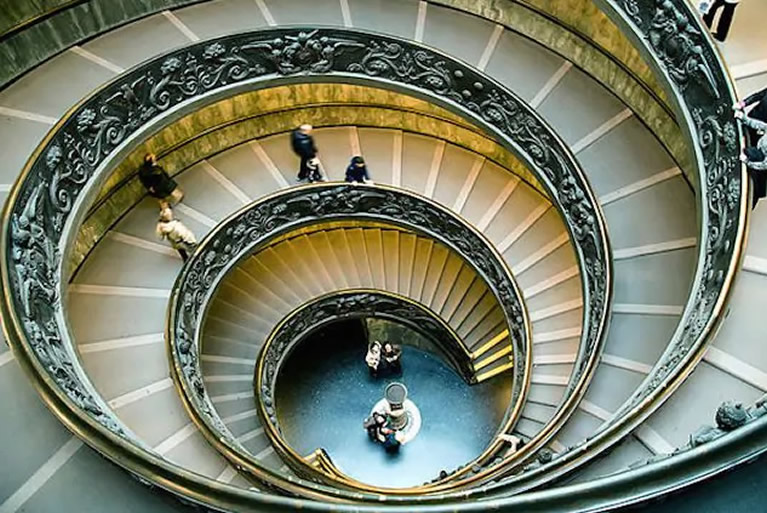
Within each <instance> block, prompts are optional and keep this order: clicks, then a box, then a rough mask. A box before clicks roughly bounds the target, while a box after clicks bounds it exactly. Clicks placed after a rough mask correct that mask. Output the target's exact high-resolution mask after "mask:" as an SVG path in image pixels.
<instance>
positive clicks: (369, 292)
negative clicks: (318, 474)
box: [253, 289, 472, 487]
mask: <svg viewBox="0 0 767 513" xmlns="http://www.w3.org/2000/svg"><path fill="white" fill-rule="evenodd" d="M358 318H377V319H388V320H391V321H395V322H399V323H402V324H404V325H406V326H408V327H410V328H411V329H413V330H415V331H416V332H418V333H420V334H422V335H424V336H425V337H427V338H428V339H430V340H431V341H432V342H433V343H435V344H436V346H437V348H439V349H440V350H441V351H442V352H443V353H445V354H447V355H448V357H449V361H450V362H451V364H452V365H453V367H455V368H456V369H458V370H459V371H460V372H461V373H462V374H463V376H464V379H466V380H467V381H468V382H469V383H471V377H472V368H471V355H470V354H469V353H468V352H467V351H465V346H464V345H463V342H462V341H461V339H460V337H458V335H457V334H456V333H455V332H454V331H453V330H452V329H451V328H450V326H449V325H448V324H447V323H446V322H445V321H444V320H442V319H441V318H440V317H439V315H438V314H436V313H435V312H433V311H432V310H430V309H429V308H427V307H426V306H424V305H422V304H420V303H417V302H416V301H413V300H412V299H409V298H407V297H404V296H401V295H399V294H395V293H392V292H384V291H381V290H373V289H345V290H342V291H340V292H330V293H327V294H324V295H322V296H319V297H317V298H314V299H312V300H310V301H308V302H306V303H304V304H302V305H300V306H298V307H297V308H295V309H294V310H293V311H291V312H290V313H289V314H288V315H286V316H285V317H284V318H283V319H282V320H281V321H280V322H279V323H278V324H277V325H276V326H275V327H274V329H272V331H271V332H270V333H269V335H268V336H267V337H266V341H265V342H264V345H263V346H262V347H261V350H260V351H259V354H258V358H257V359H256V366H255V371H254V376H253V389H254V392H255V396H256V397H258V398H259V400H258V401H257V403H258V409H259V417H260V418H261V421H262V424H263V425H264V426H265V427H266V429H265V432H266V434H267V436H268V437H269V439H270V441H271V443H272V446H273V447H274V448H275V450H276V451H277V453H278V454H280V456H281V457H282V458H283V461H286V462H287V464H288V466H290V467H291V468H293V470H294V471H295V472H296V473H297V474H299V475H305V474H307V472H308V471H310V469H311V470H314V468H315V466H314V465H312V462H311V461H307V459H306V458H305V457H302V456H300V455H299V454H298V453H297V452H296V451H295V450H294V449H293V448H292V447H291V446H290V444H288V443H287V442H286V440H285V439H284V438H283V436H282V430H281V428H280V423H279V419H278V417H277V412H276V408H277V404H276V386H277V380H278V377H279V373H280V370H281V367H282V366H283V365H284V363H285V362H286V361H287V359H288V358H289V356H290V353H291V352H292V351H294V350H295V348H296V346H298V345H299V344H300V343H301V342H302V341H304V340H305V339H306V338H307V337H308V336H309V335H310V334H311V333H313V332H315V331H317V330H319V329H321V328H322V327H323V326H325V325H327V324H330V323H332V322H336V321H338V320H342V319H343V320H345V319H358ZM320 453H321V454H322V458H321V460H322V464H321V465H320V466H319V467H318V468H319V469H320V470H321V471H323V472H324V473H325V474H328V475H329V476H330V477H331V478H332V479H331V480H332V481H343V482H345V484H347V485H352V486H357V487H359V486H360V483H359V482H358V481H356V480H354V479H351V478H349V477H348V476H346V475H344V474H343V473H342V472H340V471H339V470H338V469H337V468H336V467H335V465H334V464H333V462H332V460H331V459H330V458H329V456H328V455H327V454H325V453H324V451H323V450H321V448H320V449H319V450H318V451H317V452H315V453H312V454H313V455H314V456H315V457H316V456H317V455H319V454H320ZM310 459H311V460H312V461H314V458H310Z"/></svg>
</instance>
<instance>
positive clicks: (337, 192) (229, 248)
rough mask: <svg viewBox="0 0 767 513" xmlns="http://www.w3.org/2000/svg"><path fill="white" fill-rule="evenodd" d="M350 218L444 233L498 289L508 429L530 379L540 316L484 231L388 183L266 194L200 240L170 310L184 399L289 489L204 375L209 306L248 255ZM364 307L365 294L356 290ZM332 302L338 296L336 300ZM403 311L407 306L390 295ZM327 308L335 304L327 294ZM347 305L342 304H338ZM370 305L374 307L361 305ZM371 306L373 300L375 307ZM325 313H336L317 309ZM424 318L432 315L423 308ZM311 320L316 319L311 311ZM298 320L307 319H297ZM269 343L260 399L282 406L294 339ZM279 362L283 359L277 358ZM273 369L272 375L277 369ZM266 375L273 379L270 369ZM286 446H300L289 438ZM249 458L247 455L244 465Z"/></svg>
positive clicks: (220, 436) (219, 439)
mask: <svg viewBox="0 0 767 513" xmlns="http://www.w3.org/2000/svg"><path fill="white" fill-rule="evenodd" d="M336 220H340V221H350V220H351V221H372V222H379V223H385V224H391V225H395V226H400V227H403V228H405V229H407V230H410V231H413V232H415V233H419V234H422V235H424V236H427V237H429V238H432V239H435V240H437V241H439V242H441V243H442V244H444V245H445V246H447V247H448V248H449V249H450V250H452V251H453V252H455V253H457V254H458V255H460V256H461V257H462V258H463V259H464V261H465V262H466V263H467V264H469V265H470V266H472V267H473V268H474V270H475V271H476V272H477V274H478V275H479V276H480V277H481V278H482V279H483V280H484V282H485V283H486V284H487V286H488V289H489V290H490V291H491V292H492V293H493V294H494V295H495V297H496V298H497V300H498V303H499V305H500V307H501V309H502V311H503V313H504V317H505V319H506V323H507V325H508V328H509V332H510V339H511V343H512V345H513V353H512V354H513V357H514V362H515V365H514V372H513V378H512V388H511V400H510V405H509V411H508V412H507V414H506V418H505V419H504V422H503V425H502V427H501V432H508V431H510V430H511V429H512V428H513V426H514V424H515V422H516V420H517V418H518V415H519V413H520V412H521V409H522V405H523V403H524V398H525V395H526V391H527V387H528V384H529V380H530V372H531V364H530V354H531V351H530V343H531V342H530V321H529V318H528V316H527V312H526V310H525V308H524V305H523V303H522V299H521V292H520V291H519V289H518V287H517V285H516V283H515V282H514V279H513V278H512V276H511V273H510V271H509V270H508V268H507V267H506V265H505V263H504V261H503V258H502V257H501V256H500V255H499V254H498V253H497V252H496V250H495V249H494V247H493V245H492V244H491V243H490V242H489V241H488V240H487V239H485V238H484V237H483V236H482V235H481V234H480V233H479V232H478V231H476V229H474V228H472V227H471V226H470V225H469V224H468V223H466V222H465V221H463V220H461V219H460V218H459V217H458V216H456V215H454V214H453V213H451V212H450V211H448V210H447V209H446V208H444V207H441V206H439V205H437V204H436V203H433V202H431V201H430V200H428V199H426V198H423V197H421V196H418V195H416V194H414V193H411V192H405V191H403V190H400V189H395V188H392V187H387V186H380V185H377V186H370V185H356V184H345V183H327V184H316V185H311V186H303V187H294V188H291V189H288V190H286V191H283V192H278V193H275V194H272V195H270V196H268V197H266V198H265V199H262V200H258V201H256V202H254V203H251V204H250V205H247V206H245V207H243V208H242V209H240V210H239V211H238V212H236V213H235V214H232V215H231V216H230V217H229V218H227V219H226V220H225V221H223V222H221V223H220V224H219V225H218V226H216V227H215V228H214V229H213V230H212V231H211V233H209V234H208V235H207V236H206V237H205V239H204V240H203V241H202V242H201V243H200V246H199V247H198V248H197V249H196V250H195V252H194V254H193V255H192V256H191V258H190V259H189V261H188V262H187V263H186V265H185V267H184V269H183V270H182V272H181V274H180V276H179V277H178V279H177V281H176V285H175V286H174V291H173V294H172V296H171V300H170V306H169V317H168V329H167V339H168V344H169V346H170V356H171V360H172V368H173V369H174V377H175V378H176V380H177V381H178V383H179V385H180V387H179V388H180V392H181V394H182V398H183V401H184V402H185V404H186V405H187V407H188V409H189V411H190V413H191V414H192V415H193V416H194V418H195V420H196V421H197V422H198V424H199V425H201V426H202V428H203V429H202V431H203V434H205V435H206V437H207V438H208V440H209V441H210V442H211V443H213V444H214V445H216V446H217V447H219V448H220V450H221V452H222V453H223V454H225V455H231V456H232V461H233V462H235V463H236V464H238V465H240V466H241V467H242V468H244V469H246V470H247V471H249V472H251V473H252V474H253V475H254V477H256V478H257V479H264V480H266V481H267V482H268V483H269V484H272V485H274V486H277V487H279V485H280V483H279V481H274V482H273V481H272V480H273V476H272V475H271V474H269V473H264V471H263V468H262V466H261V465H260V464H259V463H258V462H257V461H256V460H255V459H254V458H251V457H250V455H249V453H248V452H247V450H245V449H244V448H243V447H242V445H241V444H240V443H239V442H238V441H237V439H236V437H235V436H233V435H232V434H231V432H230V431H229V430H228V428H226V427H225V426H224V423H223V421H222V420H221V418H220V416H219V415H218V413H217V411H216V408H215V406H214V405H213V402H212V400H211V399H210V396H209V395H208V394H207V391H206V387H205V384H204V381H203V376H202V369H201V366H200V360H199V355H200V352H201V348H200V341H201V333H202V328H203V324H204V318H205V311H206V309H207V307H208V305H209V303H210V301H212V299H213V297H214V295H215V290H216V287H217V286H218V284H219V283H221V281H222V280H223V279H224V278H225V276H226V275H227V273H228V272H229V271H230V270H231V269H233V268H234V267H235V266H236V265H237V264H238V263H239V262H240V261H242V260H243V259H245V258H247V257H249V256H250V255H252V254H254V253H255V252H257V251H258V250H259V249H261V248H263V247H265V246H266V245H268V244H270V243H271V242H272V241H274V240H275V239H277V238H279V237H281V236H283V235H285V234H288V233H290V232H292V231H295V230H296V229H298V228H302V227H305V226H316V225H317V224H318V223H328V222H334V221H336ZM347 299H351V300H352V303H350V304H347V306H354V304H355V302H354V301H355V300H359V297H351V296H350V297H347ZM328 301H330V300H328ZM387 305H389V306H392V307H394V306H397V307H399V308H402V306H401V305H399V304H397V303H387V302H382V304H381V309H382V310H381V311H382V313H383V312H385V311H386V307H387ZM321 306H325V307H327V306H328V304H327V302H326V301H323V302H321ZM336 306H338V305H336ZM357 306H358V308H359V310H360V311H361V312H363V313H364V312H366V311H367V309H366V308H365V304H364V303H363V304H358V305H357ZM367 306H368V307H371V306H373V305H367ZM312 311H314V312H317V313H319V314H324V313H327V311H326V310H323V309H319V310H312ZM421 314H422V315H423V312H421ZM301 319H302V320H307V319H305V318H303V317H302V318H301ZM291 326H293V327H296V326H297V325H291ZM279 342H280V343H278V344H271V343H269V344H267V346H265V349H264V351H265V352H266V354H267V356H266V358H267V359H268V362H269V364H268V365H266V367H265V369H266V370H265V372H267V376H265V377H266V378H267V379H266V383H260V384H259V387H258V390H259V395H258V396H257V397H258V398H259V399H261V400H263V401H264V403H265V404H264V405H262V406H261V408H262V409H264V411H266V409H267V408H269V407H270V405H271V404H273V397H272V391H273V385H274V378H275V377H276V376H275V374H274V373H273V371H275V370H276V364H277V363H278V360H274V358H275V357H277V356H278V355H282V354H283V351H284V350H288V349H289V347H290V346H285V347H283V345H282V343H283V342H284V343H286V344H287V342H288V340H287V339H280V341H279ZM272 363H274V365H272ZM269 371H272V372H269ZM262 377H263V376H262ZM265 418H266V419H267V420H268V421H269V422H267V427H268V428H269V429H271V430H272V434H273V435H274V438H275V439H276V440H279V439H280V437H279V433H278V428H277V421H276V417H273V416H271V415H270V414H269V413H268V412H267V413H266V414H265ZM281 447H285V448H286V451H287V452H288V453H289V454H290V455H292V456H295V458H294V459H295V460H296V461H297V460H299V459H300V457H299V456H297V455H295V454H294V453H293V452H292V451H290V450H289V449H288V448H287V447H286V446H285V445H284V444H282V445H281ZM243 462H247V464H244V463H243ZM358 488H360V489H363V490H368V491H370V492H374V493H380V492H381V490H379V489H378V488H375V487H367V486H366V485H362V484H361V483H360V484H359V485H358Z"/></svg>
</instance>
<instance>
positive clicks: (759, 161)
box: [735, 110, 767, 208]
mask: <svg viewBox="0 0 767 513" xmlns="http://www.w3.org/2000/svg"><path fill="white" fill-rule="evenodd" d="M735 118H736V119H739V120H740V121H741V122H742V123H743V124H744V125H746V126H747V127H749V128H751V129H752V130H754V131H755V132H756V135H757V136H758V137H759V139H758V140H757V141H756V144H754V145H753V146H749V147H748V148H746V149H745V151H744V152H743V155H741V157H740V158H741V160H742V161H743V162H744V163H745V164H746V166H748V170H749V175H750V176H751V181H752V182H753V184H754V196H753V198H754V199H753V203H752V204H751V208H755V207H756V202H757V201H759V199H760V198H763V197H765V195H767V123H765V122H764V121H761V120H759V119H754V118H752V117H751V116H747V115H746V114H745V113H744V112H743V111H742V110H736V111H735Z"/></svg>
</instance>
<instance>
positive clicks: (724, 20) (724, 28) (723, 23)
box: [703, 0, 738, 41]
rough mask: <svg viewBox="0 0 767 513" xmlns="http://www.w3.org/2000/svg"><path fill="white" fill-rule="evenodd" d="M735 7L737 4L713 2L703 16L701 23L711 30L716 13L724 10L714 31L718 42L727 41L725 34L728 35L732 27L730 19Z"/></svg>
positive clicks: (721, 0)
mask: <svg viewBox="0 0 767 513" xmlns="http://www.w3.org/2000/svg"><path fill="white" fill-rule="evenodd" d="M737 6H738V4H729V3H726V2H725V1H724V0H715V1H714V3H713V5H711V8H710V9H709V10H708V12H707V13H706V14H705V15H704V16H703V22H704V23H705V24H706V26H707V27H708V28H711V25H712V24H713V23H714V16H716V13H717V11H719V9H721V8H724V11H722V15H721V16H720V17H719V23H717V25H716V31H715V32H714V37H715V38H716V39H717V40H718V41H724V40H725V39H727V34H729V33H730V27H731V26H732V17H733V16H734V15H735V8H736V7H737Z"/></svg>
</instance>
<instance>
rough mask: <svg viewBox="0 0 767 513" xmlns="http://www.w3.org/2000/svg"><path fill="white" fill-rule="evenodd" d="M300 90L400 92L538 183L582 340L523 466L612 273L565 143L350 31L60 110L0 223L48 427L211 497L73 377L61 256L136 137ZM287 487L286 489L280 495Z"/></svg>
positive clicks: (246, 49) (158, 68)
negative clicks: (425, 103)
mask: <svg viewBox="0 0 767 513" xmlns="http://www.w3.org/2000/svg"><path fill="white" fill-rule="evenodd" d="M311 80H323V81H341V82H353V83H365V84H370V85H375V86H378V87H382V88H392V89H397V90H400V91H403V92H405V91H407V92H410V93H412V94H416V95H419V96H422V97H425V98H428V99H430V100H432V101H434V102H437V103H439V104H441V105H442V106H444V107H445V108H447V109H449V110H452V111H454V112H456V113H458V114H461V115H464V116H466V117H468V118H469V119H470V120H471V121H472V122H474V123H476V124H477V125H479V126H481V127H483V128H484V129H486V130H487V131H488V132H489V133H491V134H492V135H494V136H495V137H496V138H497V139H498V140H499V141H500V142H501V143H502V144H503V145H505V146H506V147H507V148H509V149H510V150H512V151H514V152H516V153H517V154H518V155H519V156H520V158H521V159H522V160H523V161H525V162H526V163H527V164H528V166H529V167H530V169H531V170H533V171H534V172H536V173H537V175H538V176H539V177H540V180H541V182H542V184H543V185H544V187H545V188H546V189H547V191H548V192H549V194H550V196H551V198H552V201H553V203H554V204H555V206H556V207H557V208H558V210H559V211H560V213H561V214H562V215H563V217H564V218H565V220H566V224H567V226H568V229H569V230H570V233H571V235H572V243H573V246H574V249H575V253H576V256H577V259H578V263H579V266H580V269H581V278H582V285H583V297H584V311H585V316H584V322H583V335H582V340H581V344H580V349H579V352H578V355H577V358H576V363H575V366H574V372H573V374H572V376H571V379H570V381H569V383H568V386H567V389H566V395H567V398H568V399H567V400H565V401H564V402H563V403H562V405H560V408H559V409H558V411H557V413H556V415H555V419H554V421H553V423H552V427H551V428H550V430H548V431H547V432H546V433H545V434H544V435H543V436H541V437H540V438H539V439H537V440H536V443H534V444H529V445H528V446H527V447H528V450H527V453H526V455H531V454H533V453H534V450H535V449H536V448H539V447H543V445H545V443H546V442H547V441H548V440H549V439H551V437H552V436H553V434H554V432H555V428H556V426H561V425H562V424H564V422H565V421H566V419H567V418H568V417H569V415H570V414H571V413H572V411H573V410H574V408H575V405H576V403H577V401H578V400H579V399H580V397H581V396H582V395H583V393H584V391H585V387H586V385H587V384H588V382H589V381H590V379H591V375H592V373H593V370H594V368H595V364H596V362H597V359H598V356H599V353H600V350H601V345H602V343H603V340H604V335H605V331H606V329H605V328H606V323H607V316H608V312H609V307H610V283H611V279H610V276H611V263H610V259H609V253H610V251H609V246H608V241H607V237H606V233H605V226H604V220H603V218H602V214H601V212H600V210H599V208H598V206H597V203H596V200H595V198H594V196H593V194H592V192H591V191H590V189H589V187H588V184H587V182H586V180H585V178H584V175H583V172H582V171H581V170H580V168H579V167H578V165H577V164H576V162H575V160H574V158H573V157H572V155H571V154H570V152H569V151H568V150H567V148H566V146H565V144H564V143H563V142H562V141H561V140H560V139H559V138H558V137H557V136H556V135H555V134H554V133H553V131H552V130H551V129H550V128H549V127H548V126H547V125H546V124H545V123H544V122H543V121H542V120H541V118H540V117H539V116H538V115H537V114H535V113H534V112H533V111H532V110H531V109H530V108H529V107H527V106H526V105H525V104H524V103H523V102H522V101H521V100H519V99H518V98H517V97H515V96H514V95H513V94H512V93H511V92H510V91H508V90H507V89H506V88H504V87H503V86H502V85H500V84H498V83H496V82H494V81H492V80H491V79H489V78H487V77H486V76H484V75H482V74H481V73H479V72H477V71H475V70H473V69H471V68H470V67H468V66H466V65H465V64H463V63H460V62H458V61H456V60H454V59H452V58H450V57H448V56H446V55H443V54H441V53H439V52H437V51H434V50H431V49H428V48H426V47H423V46H421V45H418V44H416V43H410V42H407V41H403V40H398V39H396V38H391V37H385V36H380V35H373V34H369V33H365V32H362V31H353V30H348V29H318V30H311V29H304V30H301V29H297V28H291V29H280V30H268V31H262V32H254V33H246V34H237V35H233V36H225V37H222V38H219V39H217V40H214V41H212V42H206V43H198V44H194V45H191V46H189V47H187V48H184V49H179V50H175V51H173V52H171V53H169V54H168V55H166V56H164V57H163V58H158V59H155V60H152V61H149V62H147V63H145V64H143V65H141V66H138V67H137V68H134V69H133V70H131V71H130V72H128V73H126V74H124V75H122V76H120V77H118V78H117V79H115V80H114V81H112V82H110V83H109V84H107V85H106V86H104V87H103V88H101V89H100V90H98V91H97V92H95V93H94V94H93V95H92V96H90V97H89V98H87V99H86V100H84V101H83V102H82V103H81V104H79V105H78V106H76V107H75V108H73V109H72V110H71V111H70V112H69V113H68V114H67V115H66V116H65V117H64V118H63V119H62V121H61V122H59V123H58V124H57V125H56V126H55V127H54V129H53V130H52V132H51V133H50V134H49V135H48V136H47V137H46V139H45V140H44V141H43V143H41V145H40V147H39V148H38V149H37V150H36V152H35V154H34V156H33V158H32V159H31V160H30V162H29V164H28V165H27V167H26V168H25V171H24V173H23V175H22V178H21V179H20V181H19V182H18V183H17V184H16V186H15V187H14V189H13V191H12V192H11V195H10V198H9V202H8V204H7V207H6V211H5V215H4V230H3V238H2V249H3V252H2V254H3V259H2V279H3V284H4V301H3V314H4V319H5V321H6V322H5V324H4V326H5V328H6V331H7V333H8V338H9V341H10V343H11V344H12V345H13V347H14V350H15V352H16V354H17V355H18V358H19V360H20V361H23V363H22V366H23V367H24V368H25V369H27V370H28V371H29V372H30V373H31V374H32V376H33V379H34V380H35V382H36V384H37V385H38V386H39V388H40V391H41V393H42V395H43V397H44V399H45V400H46V402H47V403H48V404H49V405H50V406H51V407H52V408H53V409H54V411H56V412H57V413H58V414H59V416H60V418H62V420H63V421H64V422H65V423H66V424H67V425H68V426H70V427H71V428H72V429H73V430H74V431H75V432H77V433H79V434H81V435H82V436H83V438H84V439H86V441H87V442H88V443H90V444H92V445H94V447H96V448H97V449H99V450H100V451H101V452H102V453H104V454H106V455H108V456H110V457H112V458H114V459H115V460H116V461H118V462H120V463H121V464H123V465H124V466H126V467H127V468H129V469H131V470H132V471H134V472H137V473H139V474H140V475H142V476H145V477H146V478H150V479H151V478H152V476H159V475H166V476H167V475H178V479H163V483H165V485H164V486H167V487H168V488H170V489H172V490H174V491H176V492H177V493H180V494H182V495H185V496H194V497H201V496H202V497H207V495H206V494H205V493H204V492H201V490H205V489H206V487H208V486H209V485H210V484H209V483H206V482H205V481H204V480H203V481H196V480H195V479H193V478H191V477H190V476H187V475H185V474H184V472H183V471H182V470H181V469H179V468H178V467H175V466H174V465H172V464H170V463H168V462H167V461H164V460H161V459H160V458H158V457H157V456H156V455H152V454H151V453H149V452H147V451H146V449H145V448H144V447H143V445H142V444H141V443H140V442H139V441H138V440H136V439H135V437H134V436H133V435H132V434H131V433H130V432H129V431H128V430H127V429H125V427H124V426H123V425H122V423H121V422H120V421H119V420H118V419H117V418H116V417H115V416H114V414H113V413H112V412H111V410H110V409H109V408H108V406H107V405H106V403H105V401H104V400H103V399H102V398H101V397H100V396H99V395H98V394H97V393H96V391H95V388H94V387H93V385H92V384H91V383H90V381H89V380H88V378H87V376H86V375H85V373H84V372H83V370H82V367H81V365H80V363H79V360H78V357H77V355H76V353H75V351H74V347H73V344H72V340H71V336H70V334H69V329H68V327H67V324H66V315H65V308H64V305H63V304H62V302H61V300H60V298H61V297H63V290H64V288H65V286H66V278H67V277H66V275H65V273H64V272H63V270H62V260H63V259H62V255H66V254H67V250H68V247H69V244H70V242H71V240H72V238H73V234H74V232H75V231H76V227H77V225H78V222H79V220H81V219H82V217H83V216H84V215H85V211H86V210H87V207H88V204H89V199H90V198H91V197H93V196H94V194H95V191H96V190H98V188H99V185H100V183H102V182H103V180H104V179H105V177H106V175H107V174H108V173H109V170H110V168H111V166H113V164H114V162H115V161H116V160H119V158H120V157H121V156H122V155H124V154H126V153H127V152H129V151H130V149H131V148H132V147H135V145H136V144H137V141H139V140H140V138H141V137H142V136H143V135H144V134H145V133H148V132H149V131H150V130H152V129H154V128H156V127H157V125H158V124H161V123H164V122H167V121H169V120H172V119H174V118H175V117H178V116H180V115H181V114H182V113H183V111H184V110H187V111H188V110H189V109H193V108H195V107H199V106H200V105H203V104H205V103H206V102H210V101H213V100H214V99H216V98H218V97H221V96H222V95H229V94H234V93H236V92H238V91H241V90H242V89H244V88H253V87H265V86H268V85H273V84H280V83H290V82H299V81H311ZM191 299H192V298H190V300H191ZM501 299H502V301H508V300H510V298H509V297H502V298H501ZM528 340H529V339H528ZM528 354H529V353H528ZM519 360H521V359H519ZM503 463H504V465H505V464H506V463H509V462H508V461H504V462H503ZM491 467H492V468H491ZM499 468H501V467H499V466H498V465H491V466H490V467H488V468H487V469H485V470H487V471H488V472H491V471H492V472H494V471H496V470H498V469H499ZM504 468H505V467H504ZM488 475H489V474H488ZM223 488H224V489H225V488H226V487H223ZM298 488H299V487H296V486H294V485H293V484H292V483H289V484H288V486H286V488H285V491H286V492H287V493H293V492H294V491H296V490H298ZM208 489H211V490H213V489H216V490H218V491H222V490H221V487H216V486H212V487H210V488H208ZM304 492H305V491H304V490H301V493H302V494H304V495H305V496H307V497H316V496H323V493H322V492H319V493H318V494H315V493H314V492H311V491H309V492H308V493H304ZM222 494H223V495H220V496H218V497H217V500H220V501H223V502H222V503H226V500H228V499H232V500H234V499H235V497H236V496H238V495H237V494H234V495H227V494H226V493H223V492H222ZM447 498H448V497H447V495H437V496H435V497H433V499H436V500H446V499H447ZM377 499H378V498H377Z"/></svg>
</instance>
